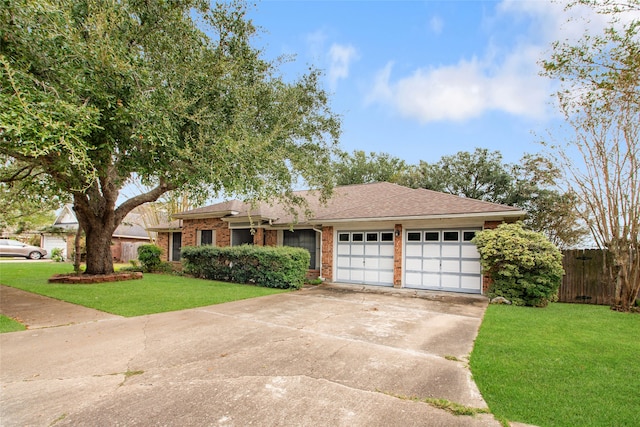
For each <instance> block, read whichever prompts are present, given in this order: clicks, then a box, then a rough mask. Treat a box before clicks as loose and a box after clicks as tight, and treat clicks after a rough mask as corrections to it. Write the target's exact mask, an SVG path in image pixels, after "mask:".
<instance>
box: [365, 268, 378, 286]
mask: <svg viewBox="0 0 640 427" xmlns="http://www.w3.org/2000/svg"><path fill="white" fill-rule="evenodd" d="M379 281H380V280H379V274H378V272H377V271H371V270H365V271H364V282H365V283H377V282H379Z"/></svg>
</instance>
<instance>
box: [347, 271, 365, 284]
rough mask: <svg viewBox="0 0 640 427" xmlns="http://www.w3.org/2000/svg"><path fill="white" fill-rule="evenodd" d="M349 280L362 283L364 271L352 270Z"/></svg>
mask: <svg viewBox="0 0 640 427" xmlns="http://www.w3.org/2000/svg"><path fill="white" fill-rule="evenodd" d="M350 280H351V281H354V282H358V283H364V270H352V271H351V279H350Z"/></svg>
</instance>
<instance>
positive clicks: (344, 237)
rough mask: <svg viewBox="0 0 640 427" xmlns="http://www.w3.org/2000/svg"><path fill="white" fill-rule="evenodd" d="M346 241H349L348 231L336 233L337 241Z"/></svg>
mask: <svg viewBox="0 0 640 427" xmlns="http://www.w3.org/2000/svg"><path fill="white" fill-rule="evenodd" d="M348 241H349V233H340V234H338V242H348Z"/></svg>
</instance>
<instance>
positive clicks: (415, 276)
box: [405, 272, 422, 286]
mask: <svg viewBox="0 0 640 427" xmlns="http://www.w3.org/2000/svg"><path fill="white" fill-rule="evenodd" d="M405 283H406V284H407V285H409V286H417V285H420V284H422V273H414V272H407V274H406V275H405Z"/></svg>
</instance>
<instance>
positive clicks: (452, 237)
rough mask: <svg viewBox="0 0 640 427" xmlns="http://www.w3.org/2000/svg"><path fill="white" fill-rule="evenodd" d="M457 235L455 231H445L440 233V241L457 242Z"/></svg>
mask: <svg viewBox="0 0 640 427" xmlns="http://www.w3.org/2000/svg"><path fill="white" fill-rule="evenodd" d="M458 236H459V233H458V232H457V231H445V232H443V233H442V240H444V241H445V242H457V241H458Z"/></svg>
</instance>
